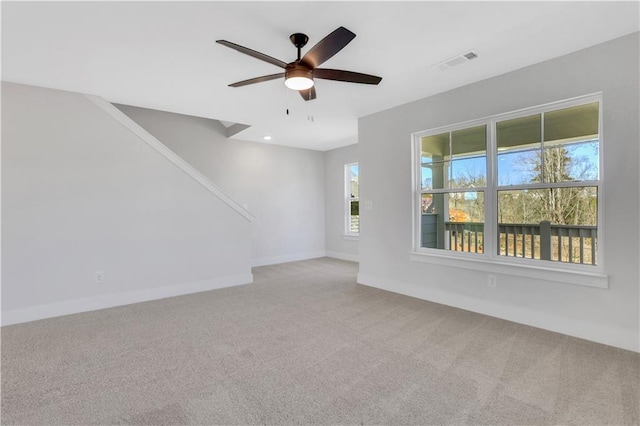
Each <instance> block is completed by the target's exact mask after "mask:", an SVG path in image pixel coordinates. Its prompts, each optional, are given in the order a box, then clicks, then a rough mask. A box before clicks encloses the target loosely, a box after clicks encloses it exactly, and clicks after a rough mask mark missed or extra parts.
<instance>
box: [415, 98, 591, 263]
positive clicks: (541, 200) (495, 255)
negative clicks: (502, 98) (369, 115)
mask: <svg viewBox="0 0 640 426" xmlns="http://www.w3.org/2000/svg"><path fill="white" fill-rule="evenodd" d="M600 116H601V111H600V97H599V96H588V97H581V98H579V99H574V100H571V101H565V102H561V103H555V104H553V105H547V106H543V107H536V108H530V109H527V110H524V111H519V112H516V113H509V114H502V115H499V116H493V117H489V118H487V119H483V120H477V121H474V122H468V123H464V124H461V125H455V126H449V127H446V128H440V129H436V130H433V131H425V132H420V133H417V134H414V149H415V151H414V152H415V154H414V158H415V159H416V163H417V164H416V167H415V169H414V170H416V173H415V179H416V181H415V182H416V185H415V186H416V192H415V197H416V209H415V215H416V219H415V221H416V226H415V229H416V231H417V232H416V235H415V237H414V238H415V241H416V243H415V246H416V251H417V252H425V253H437V252H436V250H440V253H445V251H446V253H451V252H457V253H452V254H451V256H460V257H466V258H474V259H484V260H489V261H497V260H500V261H501V262H504V261H507V262H512V263H515V264H517V263H521V264H529V265H531V264H532V262H541V261H548V262H555V263H554V264H555V265H556V266H559V267H560V268H585V267H586V266H585V265H589V266H592V267H593V266H596V265H599V264H601V255H599V250H598V238H599V229H598V223H599V221H601V219H600V216H601V214H600V207H599V197H601V191H600V148H601V143H602V141H601V138H600ZM577 265H578V266H577Z"/></svg>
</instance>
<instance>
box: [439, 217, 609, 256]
mask: <svg viewBox="0 0 640 426" xmlns="http://www.w3.org/2000/svg"><path fill="white" fill-rule="evenodd" d="M444 224H445V230H446V231H448V232H447V235H448V237H447V238H448V243H449V244H448V247H447V248H448V249H449V250H454V251H465V252H472V253H482V252H483V251H484V224H482V223H478V222H444ZM498 233H499V254H500V255H503V256H511V257H522V258H529V259H542V260H552V261H558V262H568V263H582V264H591V265H595V264H596V261H597V259H596V246H597V227H595V226H581V225H556V224H552V223H551V222H547V221H544V222H540V223H539V224H531V223H525V224H523V223H499V224H498Z"/></svg>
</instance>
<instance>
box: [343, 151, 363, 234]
mask: <svg viewBox="0 0 640 426" xmlns="http://www.w3.org/2000/svg"><path fill="white" fill-rule="evenodd" d="M358 175H359V169H358V163H351V164H346V165H345V219H346V221H345V234H346V235H354V236H355V235H359V233H360V201H359V184H358Z"/></svg>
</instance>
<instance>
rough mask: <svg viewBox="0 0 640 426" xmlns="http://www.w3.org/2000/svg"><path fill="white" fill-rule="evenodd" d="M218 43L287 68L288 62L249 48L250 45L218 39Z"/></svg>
mask: <svg viewBox="0 0 640 426" xmlns="http://www.w3.org/2000/svg"><path fill="white" fill-rule="evenodd" d="M216 43H220V44H221V45H223V46H227V47H230V48H231V49H234V50H237V51H238V52H241V53H244V54H245V55H249V56H253V57H254V58H256V59H260V60H261V61H265V62H268V63H270V64H273V65H275V66H277V67H280V68H285V67H286V66H287V63H286V62H283V61H281V60H280V59H276V58H272V57H271V56H269V55H265V54H264V53H260V52H257V51H255V50H252V49H249V48H248V47H244V46H240V45H239V44H235V43H231V42H230V41H227V40H216Z"/></svg>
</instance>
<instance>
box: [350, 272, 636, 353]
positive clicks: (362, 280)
mask: <svg viewBox="0 0 640 426" xmlns="http://www.w3.org/2000/svg"><path fill="white" fill-rule="evenodd" d="M357 282H358V284H363V285H366V286H369V287H375V288H379V289H382V290H387V291H391V292H394V293H400V294H404V295H406V296H411V297H416V298H418V299H423V300H428V301H430V302H435V303H440V304H443V305H447V306H453V307H455V308H460V309H465V310H467V311H472V312H477V313H480V314H484V315H488V316H492V317H496V318H501V319H504V320H508V321H513V322H517V323H520V324H525V325H530V326H532V327H537V328H542V329H545V330H550V331H554V332H556V333H562V334H566V335H569V336H573V337H578V338H581V339H585V340H590V341H593V342H597V343H602V344H605V345H609V346H615V347H617V348H622V349H627V350H630V351H634V352H640V344H639V342H638V332H637V330H630V329H622V328H615V327H608V326H602V325H599V324H594V323H590V322H586V321H581V320H572V319H570V318H563V317H559V316H557V315H551V314H549V313H546V312H539V311H534V310H531V309H526V308H522V307H516V306H507V305H502V304H500V303H497V302H493V301H489V300H482V299H477V298H474V297H468V296H464V295H459V294H453V293H447V292H443V291H440V290H434V289H429V288H424V287H420V286H417V285H415V284H409V283H406V282H401V281H396V280H390V279H386V278H382V277H377V276H372V275H366V274H358V278H357Z"/></svg>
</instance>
